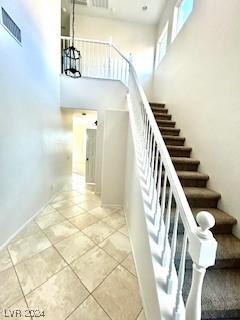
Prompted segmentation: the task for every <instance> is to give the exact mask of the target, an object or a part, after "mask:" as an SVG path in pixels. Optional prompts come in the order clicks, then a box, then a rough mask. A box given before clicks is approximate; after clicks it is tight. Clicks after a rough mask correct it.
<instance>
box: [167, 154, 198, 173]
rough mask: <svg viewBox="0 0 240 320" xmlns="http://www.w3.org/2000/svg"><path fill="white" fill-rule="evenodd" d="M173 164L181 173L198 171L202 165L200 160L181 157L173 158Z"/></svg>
mask: <svg viewBox="0 0 240 320" xmlns="http://www.w3.org/2000/svg"><path fill="white" fill-rule="evenodd" d="M172 162H173V165H174V167H175V169H176V170H179V171H180V170H181V171H197V169H198V166H199V164H200V161H199V160H195V159H192V158H179V157H172Z"/></svg>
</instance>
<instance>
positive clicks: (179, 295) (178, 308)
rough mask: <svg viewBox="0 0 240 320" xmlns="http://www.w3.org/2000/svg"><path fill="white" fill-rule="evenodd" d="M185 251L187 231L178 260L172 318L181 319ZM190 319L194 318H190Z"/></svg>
mask: <svg viewBox="0 0 240 320" xmlns="http://www.w3.org/2000/svg"><path fill="white" fill-rule="evenodd" d="M186 253H187V233H186V232H184V236H183V244H182V253H181V261H180V266H179V272H178V289H177V294H176V304H175V308H174V320H180V319H182V315H183V309H182V308H183V303H182V289H183V282H184V276H185V261H186ZM191 320H194V319H191Z"/></svg>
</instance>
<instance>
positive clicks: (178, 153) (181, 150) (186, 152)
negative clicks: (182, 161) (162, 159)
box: [167, 145, 192, 158]
mask: <svg viewBox="0 0 240 320" xmlns="http://www.w3.org/2000/svg"><path fill="white" fill-rule="evenodd" d="M167 149H168V152H169V154H170V156H171V157H184V158H187V157H188V158H190V154H191V152H192V148H190V147H184V146H171V145H170V146H169V145H167Z"/></svg>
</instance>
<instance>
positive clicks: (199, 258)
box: [186, 211, 217, 320]
mask: <svg viewBox="0 0 240 320" xmlns="http://www.w3.org/2000/svg"><path fill="white" fill-rule="evenodd" d="M196 219H197V222H198V224H199V227H198V228H197V231H196V236H197V238H196V239H195V240H193V241H192V245H190V246H191V247H190V248H189V253H190V255H191V256H192V259H193V271H192V284H191V289H190V292H189V295H188V299H187V304H186V320H201V298H202V286H203V280H204V276H205V273H206V269H207V268H208V267H210V266H212V265H214V263H215V259H216V251H217V242H216V240H215V239H214V237H213V235H212V232H211V231H210V230H209V229H211V228H212V227H213V226H214V225H215V219H214V217H213V216H212V215H211V214H210V213H208V212H205V211H202V212H199V213H198V215H197V218H196ZM197 239H198V241H196V240H197ZM194 242H195V243H194ZM190 243H191V241H190ZM197 251H198V252H197Z"/></svg>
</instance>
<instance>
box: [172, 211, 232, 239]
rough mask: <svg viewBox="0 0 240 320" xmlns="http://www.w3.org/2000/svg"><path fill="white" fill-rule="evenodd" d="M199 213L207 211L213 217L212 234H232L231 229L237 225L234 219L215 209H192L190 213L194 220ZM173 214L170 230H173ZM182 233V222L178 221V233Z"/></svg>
mask: <svg viewBox="0 0 240 320" xmlns="http://www.w3.org/2000/svg"><path fill="white" fill-rule="evenodd" d="M201 211H207V212H209V213H211V214H212V215H213V216H214V218H215V221H216V223H215V226H214V227H213V228H212V229H211V231H212V232H213V233H214V234H232V228H233V226H234V225H235V224H236V223H237V220H236V219H235V218H233V217H232V216H230V215H229V214H227V213H226V212H224V211H221V210H219V209H216V208H192V213H193V215H194V217H195V218H196V216H197V214H198V213H199V212H201ZM174 213H175V212H174V211H173V212H172V215H171V228H170V230H173V224H174ZM171 232H172V231H171ZM183 232H184V228H183V224H182V221H181V220H180V221H179V225H178V233H179V234H182V233H183Z"/></svg>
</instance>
